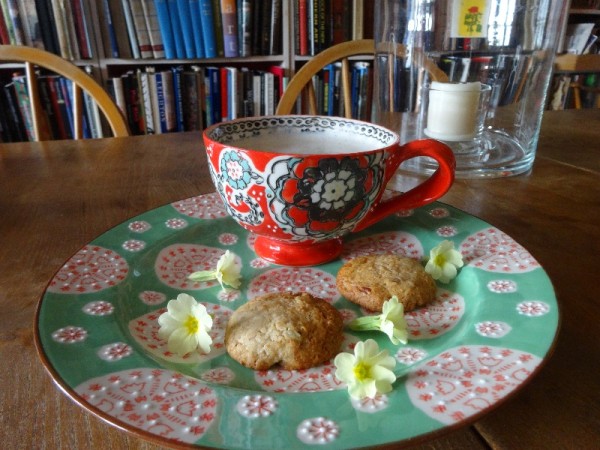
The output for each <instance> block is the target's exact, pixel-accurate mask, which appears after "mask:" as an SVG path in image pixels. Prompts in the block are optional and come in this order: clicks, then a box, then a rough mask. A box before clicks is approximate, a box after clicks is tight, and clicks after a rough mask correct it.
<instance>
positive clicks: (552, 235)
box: [0, 110, 600, 450]
mask: <svg viewBox="0 0 600 450" xmlns="http://www.w3.org/2000/svg"><path fill="white" fill-rule="evenodd" d="M599 143H600V110H581V111H560V112H547V113H546V114H545V116H544V122H543V127H542V135H541V138H540V142H539V146H538V151H539V154H538V157H537V159H536V162H535V165H534V168H533V171H532V172H531V173H530V174H527V175H521V176H517V177H510V178H504V179H491V180H458V181H457V182H456V183H455V185H454V186H453V187H452V189H451V190H450V192H449V193H448V194H447V195H446V196H445V197H444V198H443V199H442V201H444V202H446V203H448V204H451V205H453V206H456V207H458V208H460V209H462V210H464V211H467V212H469V213H471V214H473V215H476V216H478V217H480V218H481V219H483V220H485V221H487V222H489V223H490V224H492V225H494V226H496V227H498V228H500V229H501V230H503V231H504V232H506V233H508V234H509V235H510V236H511V237H513V238H514V239H515V240H517V242H519V243H520V244H522V245H523V246H524V247H525V248H527V249H528V250H529V251H530V252H531V253H532V254H533V256H534V257H535V258H536V259H537V260H538V261H539V262H540V263H541V265H542V266H543V267H544V268H545V270H546V271H547V272H548V275H549V276H550V279H551V280H552V282H553V284H554V286H555V289H556V291H557V294H558V298H559V303H560V308H561V315H562V325H561V331H560V334H559V338H558V341H557V345H556V348H555V351H554V354H553V356H552V357H551V358H550V359H549V361H548V362H547V364H546V365H545V366H544V367H543V368H542V370H541V371H540V372H539V373H538V374H537V376H536V377H535V378H534V379H533V380H532V382H531V383H529V384H528V385H527V386H526V387H525V388H524V389H522V390H521V391H519V392H518V393H517V394H516V395H514V396H513V397H512V398H511V399H509V400H508V401H507V402H505V403H504V404H503V405H501V406H500V407H499V408H498V409H496V410H495V411H493V412H491V413H490V414H488V415H486V416H484V417H483V418H481V419H480V420H479V421H477V422H475V423H474V424H472V425H471V426H467V427H464V428H460V429H451V430H448V432H447V433H446V434H444V435H442V436H438V437H436V438H435V439H433V440H431V441H429V442H427V443H418V445H417V447H416V448H423V449H425V448H427V449H487V448H494V449H517V448H519V449H538V448H539V449H594V448H599V446H600V376H599V375H598V374H600V339H598V329H599V322H600V296H599V295H598V292H599V289H598V278H599V276H600V272H599V270H598V267H599V266H600V257H599V255H600V225H599V222H600V145H599ZM205 161H206V160H205V156H204V150H203V146H202V143H201V137H200V134H198V133H179V134H171V135H158V136H139V137H131V138H113V139H102V140H85V141H53V142H44V143H22V144H5V145H0V308H1V311H2V312H1V314H0V358H1V360H0V387H1V388H0V424H1V426H0V442H2V444H1V445H2V448H4V449H7V450H12V449H83V448H85V449H158V448H161V447H160V446H159V445H157V444H155V443H151V442H148V441H145V440H143V439H141V438H139V437H137V436H134V435H131V434H128V433H126V432H124V431H122V430H119V429H117V428H115V427H113V426H111V425H108V424H106V423H104V422H102V421H101V420H99V419H97V418H96V417H95V416H93V415H91V414H90V413H88V412H86V411H84V410H83V409H82V408H80V407H79V406H77V405H75V404H74V403H73V402H71V401H70V400H69V399H68V398H67V397H66V396H65V395H64V394H63V393H62V392H60V391H59V389H57V387H56V386H54V384H53V383H52V381H51V378H50V377H49V376H48V374H47V373H46V372H45V370H44V367H43V365H42V363H41V361H40V359H39V357H38V356H37V354H36V350H35V347H34V343H33V329H34V322H33V318H34V313H35V309H36V305H37V302H38V301H39V299H40V297H41V296H42V294H43V292H44V290H45V288H46V285H47V283H48V281H49V280H50V279H51V278H52V276H53V275H54V273H55V272H56V271H57V270H58V269H59V268H60V267H61V266H62V264H63V263H64V262H65V260H67V259H68V258H69V257H70V256H71V255H73V254H74V253H75V252H76V251H77V250H78V249H79V248H81V247H82V246H83V245H85V244H86V243H88V242H90V241H91V240H93V239H94V238H96V237H97V236H98V235H100V234H101V233H103V232H105V231H107V230H108V229H110V228H112V227H114V226H115V225H117V224H119V223H121V222H123V221H124V220H126V219H128V218H131V217H133V216H136V215H138V214H141V213H143V212H146V211H148V210H150V209H153V208H156V207H158V206H162V205H164V204H167V203H169V202H172V201H175V200H179V199H183V198H187V197H191V196H194V195H198V194H202V193H207V192H211V191H213V190H214V188H213V186H212V183H211V181H210V178H209V175H208V171H207V169H206V162H205ZM535 338H536V337H535V336H531V339H535Z"/></svg>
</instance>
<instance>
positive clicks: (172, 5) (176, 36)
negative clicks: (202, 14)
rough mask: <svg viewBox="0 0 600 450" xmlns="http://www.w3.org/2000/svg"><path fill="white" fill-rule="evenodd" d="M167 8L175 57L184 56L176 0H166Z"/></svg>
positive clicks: (181, 30)
mask: <svg viewBox="0 0 600 450" xmlns="http://www.w3.org/2000/svg"><path fill="white" fill-rule="evenodd" d="M167 8H168V10H169V20H170V21H171V29H172V30H173V41H174V42H175V54H176V55H177V58H179V59H184V58H185V44H184V42H183V29H182V27H181V20H180V19H179V12H178V10H177V0H167Z"/></svg>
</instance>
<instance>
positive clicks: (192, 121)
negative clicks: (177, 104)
mask: <svg viewBox="0 0 600 450" xmlns="http://www.w3.org/2000/svg"><path fill="white" fill-rule="evenodd" d="M181 81H182V86H181V89H182V96H183V97H184V98H185V99H186V101H185V102H183V103H182V109H183V117H184V120H183V129H184V130H185V131H195V130H199V128H198V117H199V115H200V99H199V98H198V85H197V81H198V80H197V78H196V73H195V72H193V71H185V72H183V74H182V77H181Z"/></svg>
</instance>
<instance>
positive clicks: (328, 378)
mask: <svg viewBox="0 0 600 450" xmlns="http://www.w3.org/2000/svg"><path fill="white" fill-rule="evenodd" d="M334 374H335V366H334V365H333V363H332V362H331V361H328V362H326V363H325V364H322V365H320V366H317V367H312V368H310V369H306V370H284V369H275V370H265V371H257V372H256V373H255V378H256V381H257V382H258V383H260V385H261V386H262V388H263V389H264V390H265V391H268V392H288V393H289V392H322V391H332V390H335V389H344V388H345V387H346V385H345V384H344V383H342V382H341V381H339V380H338V379H337V378H336V377H335V375H334Z"/></svg>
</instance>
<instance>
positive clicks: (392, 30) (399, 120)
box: [373, 0, 568, 178]
mask: <svg viewBox="0 0 600 450" xmlns="http://www.w3.org/2000/svg"><path fill="white" fill-rule="evenodd" d="M567 3H568V2H565V1H563V0H376V4H375V28H374V30H375V42H376V51H375V69H374V80H375V82H374V88H373V94H374V105H373V106H374V108H373V120H374V121H375V122H376V123H379V124H382V125H385V126H387V127H388V128H390V129H392V130H394V131H396V132H398V133H399V134H400V136H401V140H402V142H403V143H404V142H408V141H412V140H414V139H421V138H427V137H430V136H431V137H435V138H437V139H439V140H441V141H443V142H445V143H446V144H448V145H449V146H450V147H451V148H452V149H453V151H454V153H455V156H456V159H457V177H461V178H475V177H498V176H508V175H516V174H520V173H523V172H526V171H528V170H529V169H530V168H531V166H532V164H533V161H534V158H535V152H536V147H537V141H538V135H539V129H540V124H541V120H542V114H543V111H544V106H545V103H546V95H547V92H548V87H549V83H550V78H551V75H552V65H553V62H554V55H555V53H556V49H557V45H558V41H559V37H560V33H561V30H562V29H563V27H564V23H565V20H566V16H567ZM475 84H478V85H481V86H486V88H483V89H482V90H481V91H480V92H479V96H478V97H477V98H475V97H473V95H474V90H473V89H471V88H470V87H469V86H473V85H475ZM440 88H441V89H442V91H445V92H444V93H442V94H441V95H442V96H443V97H442V101H441V102H440V101H439V97H435V95H439V92H437V91H439V90H440ZM436 98H438V100H436ZM481 99H484V100H483V101H484V102H485V104H482V101H481ZM432 102H433V105H434V106H435V105H437V109H435V111H434V112H435V114H437V116H436V118H435V119H432V118H431V117H429V118H428V111H429V114H432V110H431V107H430V106H431V103H432ZM436 102H437V103H436ZM469 105H472V107H473V108H478V110H477V111H469V110H468V107H469ZM465 108H467V109H465ZM482 111H483V113H482ZM470 115H471V116H473V117H479V120H480V122H479V123H478V126H479V127H480V128H479V129H478V130H477V132H476V133H462V134H461V131H460V130H459V129H457V130H454V131H453V130H452V129H451V128H452V126H453V125H452V123H451V122H453V121H455V122H456V123H458V124H459V125H457V126H460V125H464V123H462V119H464V120H467V121H468V120H472V119H467V118H468V116H470ZM444 117H447V121H445V120H444ZM457 117H460V118H461V120H457ZM428 120H430V121H431V120H434V125H435V124H437V126H438V127H441V129H443V130H445V132H446V134H444V133H442V135H439V134H437V135H436V133H435V132H433V133H429V135H428V132H427V129H428V126H427V125H428V124H427V122H428ZM456 137H458V139H457V138H456ZM435 167H436V166H435V163H434V162H433V161H431V160H429V159H427V158H420V159H416V160H412V161H409V162H407V163H404V165H403V166H402V167H401V169H400V170H408V171H413V172H419V173H427V172H430V171H432V170H434V169H435Z"/></svg>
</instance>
